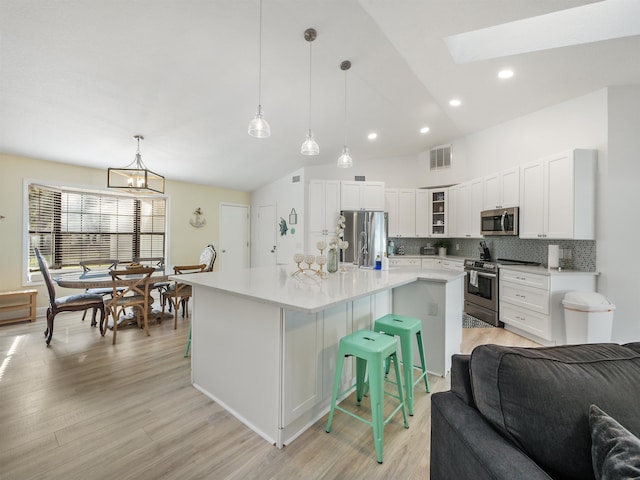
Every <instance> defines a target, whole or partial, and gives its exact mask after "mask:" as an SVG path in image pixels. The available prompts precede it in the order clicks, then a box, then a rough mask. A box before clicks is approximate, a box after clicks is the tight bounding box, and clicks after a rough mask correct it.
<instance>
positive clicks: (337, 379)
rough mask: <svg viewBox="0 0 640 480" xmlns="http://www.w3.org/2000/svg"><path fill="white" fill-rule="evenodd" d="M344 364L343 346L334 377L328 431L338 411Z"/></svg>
mask: <svg viewBox="0 0 640 480" xmlns="http://www.w3.org/2000/svg"><path fill="white" fill-rule="evenodd" d="M343 364H344V353H343V352H342V348H340V351H339V353H338V362H337V364H336V374H335V378H334V379H333V393H332V394H331V410H329V420H328V421H327V433H329V432H330V431H331V424H332V423H333V414H334V413H335V411H336V400H337V399H338V389H339V388H340V377H341V376H342V365H343Z"/></svg>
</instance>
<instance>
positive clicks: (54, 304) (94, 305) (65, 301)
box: [34, 248, 105, 346]
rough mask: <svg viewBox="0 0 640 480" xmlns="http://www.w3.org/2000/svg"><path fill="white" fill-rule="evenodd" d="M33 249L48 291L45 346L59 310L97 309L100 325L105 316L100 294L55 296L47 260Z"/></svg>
mask: <svg viewBox="0 0 640 480" xmlns="http://www.w3.org/2000/svg"><path fill="white" fill-rule="evenodd" d="M34 251H35V254H36V258H37V259H38V265H39V266H40V271H41V272H42V278H43V279H44V283H45V285H46V286H47V290H48V292H49V307H48V308H47V329H46V330H45V331H44V335H45V337H47V339H46V342H47V346H49V343H51V338H52V337H53V320H54V319H55V318H56V315H57V314H58V313H60V312H77V311H81V310H84V311H85V312H86V311H87V310H89V309H93V310H94V311H95V310H98V311H100V325H102V322H103V321H104V317H105V309H104V300H103V298H102V295H98V294H94V293H79V294H76V295H67V296H66V297H58V298H56V289H55V286H54V283H53V278H52V277H51V272H49V266H48V265H47V262H45V260H44V258H42V255H41V254H40V250H38V249H37V248H35V249H34ZM101 328H102V327H101Z"/></svg>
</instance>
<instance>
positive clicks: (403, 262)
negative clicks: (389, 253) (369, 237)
mask: <svg viewBox="0 0 640 480" xmlns="http://www.w3.org/2000/svg"><path fill="white" fill-rule="evenodd" d="M389 266H390V267H403V268H422V261H421V260H420V259H419V258H411V257H409V258H408V257H401V256H400V257H389Z"/></svg>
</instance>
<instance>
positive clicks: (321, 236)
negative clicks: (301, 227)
mask: <svg viewBox="0 0 640 480" xmlns="http://www.w3.org/2000/svg"><path fill="white" fill-rule="evenodd" d="M338 215H340V181H338V180H311V181H309V188H308V193H307V221H306V228H307V248H306V251H308V252H312V251H315V248H316V243H317V242H318V241H320V240H325V241H327V237H328V236H330V235H333V234H334V230H335V227H336V224H337V222H338Z"/></svg>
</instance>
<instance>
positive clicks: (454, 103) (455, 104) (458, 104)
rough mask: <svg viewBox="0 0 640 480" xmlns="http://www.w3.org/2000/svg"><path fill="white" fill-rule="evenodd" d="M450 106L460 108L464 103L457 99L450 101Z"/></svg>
mask: <svg viewBox="0 0 640 480" xmlns="http://www.w3.org/2000/svg"><path fill="white" fill-rule="evenodd" d="M449 105H451V106H452V107H459V106H460V105H462V102H461V101H460V100H459V99H457V98H452V99H451V100H449Z"/></svg>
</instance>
